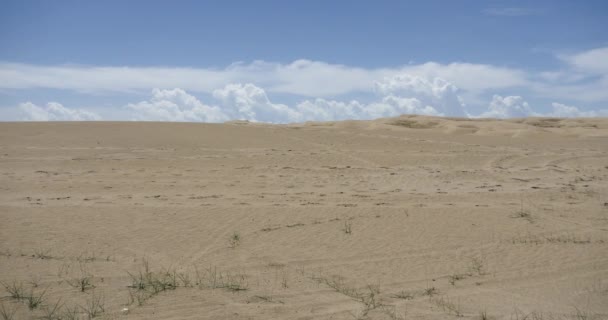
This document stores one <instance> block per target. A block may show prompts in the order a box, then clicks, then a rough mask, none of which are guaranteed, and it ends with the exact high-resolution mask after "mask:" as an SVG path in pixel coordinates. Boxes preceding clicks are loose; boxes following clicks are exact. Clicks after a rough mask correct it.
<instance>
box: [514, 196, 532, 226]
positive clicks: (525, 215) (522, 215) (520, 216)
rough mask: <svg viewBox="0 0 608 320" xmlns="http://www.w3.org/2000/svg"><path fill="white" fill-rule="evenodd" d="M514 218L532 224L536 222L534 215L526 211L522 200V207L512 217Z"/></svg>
mask: <svg viewBox="0 0 608 320" xmlns="http://www.w3.org/2000/svg"><path fill="white" fill-rule="evenodd" d="M512 217H513V218H518V219H525V220H527V221H528V222H530V223H533V222H534V218H533V217H532V214H531V213H530V212H528V211H525V210H524V201H523V200H521V205H520V207H519V211H517V212H515V213H514V214H513V215H512Z"/></svg>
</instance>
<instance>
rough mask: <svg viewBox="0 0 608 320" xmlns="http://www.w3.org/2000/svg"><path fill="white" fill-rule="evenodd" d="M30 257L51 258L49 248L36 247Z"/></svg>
mask: <svg viewBox="0 0 608 320" xmlns="http://www.w3.org/2000/svg"><path fill="white" fill-rule="evenodd" d="M32 258H36V259H52V258H53V256H52V255H51V250H49V249H42V248H38V249H36V250H34V254H32Z"/></svg>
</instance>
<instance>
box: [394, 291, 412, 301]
mask: <svg viewBox="0 0 608 320" xmlns="http://www.w3.org/2000/svg"><path fill="white" fill-rule="evenodd" d="M393 298H397V299H403V300H412V299H414V293H412V292H409V291H405V290H402V291H399V292H397V293H395V294H394V295H393Z"/></svg>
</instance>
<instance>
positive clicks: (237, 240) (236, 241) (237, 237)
mask: <svg viewBox="0 0 608 320" xmlns="http://www.w3.org/2000/svg"><path fill="white" fill-rule="evenodd" d="M228 243H229V244H230V247H231V248H233V249H234V248H236V247H238V246H239V245H240V244H241V234H240V233H238V232H236V231H235V232H234V233H233V234H232V235H231V236H230V239H229V240H228Z"/></svg>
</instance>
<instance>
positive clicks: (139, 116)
mask: <svg viewBox="0 0 608 320" xmlns="http://www.w3.org/2000/svg"><path fill="white" fill-rule="evenodd" d="M127 108H129V109H131V110H132V111H133V116H132V119H133V120H140V121H190V122H223V121H226V120H229V119H230V118H229V117H228V116H227V115H226V114H224V113H223V112H222V110H220V109H219V108H218V107H213V106H208V105H206V104H204V103H202V102H201V101H199V100H198V99H197V98H196V97H194V96H193V95H190V94H188V93H187V92H186V91H184V90H183V89H179V88H176V89H172V90H160V89H154V90H152V98H151V99H150V100H149V101H141V102H138V103H134V104H128V105H127Z"/></svg>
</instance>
